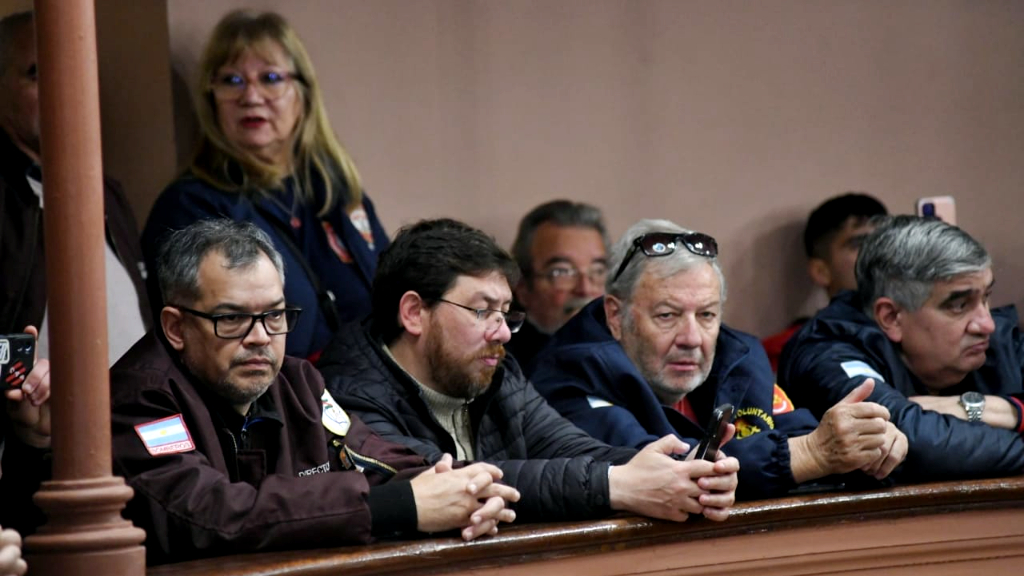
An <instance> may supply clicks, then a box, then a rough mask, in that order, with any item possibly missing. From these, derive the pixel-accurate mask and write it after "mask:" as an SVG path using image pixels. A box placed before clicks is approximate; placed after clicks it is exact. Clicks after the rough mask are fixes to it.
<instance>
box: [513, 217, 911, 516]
mask: <svg viewBox="0 0 1024 576" xmlns="http://www.w3.org/2000/svg"><path fill="white" fill-rule="evenodd" d="M610 269H611V270H612V271H613V272H612V275H611V276H610V277H609V278H610V280H609V282H608V285H607V295H606V296H605V297H604V298H602V299H599V300H596V301H594V302H593V303H591V304H589V305H588V306H587V307H586V308H584V309H583V311H581V312H580V313H579V314H578V315H577V316H576V317H575V318H573V319H572V320H570V321H569V322H568V323H567V324H566V325H565V327H563V328H562V329H561V330H560V331H559V332H558V333H557V334H556V335H555V337H554V338H553V340H552V342H551V343H550V344H549V346H548V347H547V348H546V349H545V350H544V351H542V352H541V353H540V354H539V355H538V356H537V358H536V359H535V362H534V364H533V371H532V374H531V377H532V379H533V382H534V384H535V385H536V387H537V389H538V390H539V391H540V392H541V394H543V395H545V396H546V397H547V398H548V399H549V401H550V402H551V403H552V405H553V406H554V407H555V408H556V409H558V410H559V411H560V412H561V413H562V414H563V415H565V416H566V417H568V418H569V419H570V420H572V421H573V422H574V423H576V424H577V425H578V426H580V427H581V428H583V429H584V430H586V431H587V432H589V433H591V434H592V435H594V436H595V437H597V438H600V439H602V440H604V441H606V442H608V443H609V444H614V445H617V446H630V447H635V448H639V447H642V446H645V445H648V444H649V443H650V442H654V441H656V440H657V439H658V438H659V437H661V436H664V435H665V434H674V435H677V436H678V437H680V438H682V439H684V441H686V442H690V443H693V442H694V441H695V440H694V439H698V438H701V437H702V436H703V434H704V430H705V429H706V427H707V426H708V420H709V419H710V417H711V414H712V412H713V411H714V409H715V407H716V406H719V405H721V404H725V403H729V404H732V405H733V406H734V407H735V409H736V412H735V417H736V420H735V424H736V435H737V440H735V441H733V442H732V443H731V444H730V445H729V446H727V447H726V448H725V451H726V452H727V453H728V454H730V455H732V456H735V457H736V458H738V459H739V461H740V465H741V469H740V488H739V490H738V493H739V495H740V497H741V498H747V499H750V498H763V497H772V496H778V495H781V494H784V493H786V492H787V491H789V490H790V489H792V488H795V487H796V486H797V485H798V484H800V483H804V482H808V481H812V480H817V479H821V478H824V477H826V476H830V475H834V474H844V473H847V472H852V471H857V470H860V471H862V472H864V473H866V474H860V475H859V476H860V477H859V478H858V477H857V476H856V475H851V476H847V477H842V478H839V479H830V480H829V485H832V484H833V483H834V482H864V483H866V484H867V485H871V484H874V483H876V482H877V481H876V480H874V479H872V478H871V477H872V476H873V477H874V478H877V479H882V478H885V477H887V476H888V475H889V473H890V472H892V470H893V469H894V468H895V467H896V466H897V465H898V464H899V463H900V462H902V460H903V458H904V457H905V455H906V447H907V444H906V437H904V436H903V435H902V434H901V433H900V432H899V431H898V430H897V429H896V428H895V426H893V425H892V424H891V423H889V422H888V419H889V413H888V411H887V410H886V409H885V408H883V407H881V406H879V405H877V404H873V403H869V402H864V401H863V400H864V399H865V398H866V397H867V395H868V394H870V392H871V389H870V386H869V385H866V386H864V387H861V388H858V389H856V390H854V391H852V392H851V393H850V394H849V395H848V396H847V397H846V398H845V399H843V400H842V402H840V403H839V404H838V405H837V406H836V407H834V408H832V409H831V410H829V411H827V412H825V414H824V415H823V417H822V421H821V423H820V424H819V422H818V421H817V420H816V419H815V418H814V416H812V415H811V413H810V412H808V411H807V410H803V409H794V407H793V405H792V403H790V402H789V399H788V398H787V397H786V394H785V392H783V391H782V389H781V388H779V386H777V385H775V383H774V379H773V376H772V369H771V366H770V365H769V364H768V358H767V357H766V356H765V353H764V350H763V349H762V348H761V345H760V343H759V342H758V341H757V339H756V338H755V337H753V336H751V335H749V334H744V333H742V332H739V331H738V330H733V329H732V328H729V327H728V326H725V325H724V324H722V312H723V307H724V304H725V296H726V289H725V278H724V277H723V275H722V271H721V268H720V267H719V264H718V244H717V242H716V241H715V239H714V238H712V237H711V236H708V235H707V234H702V233H699V232H692V231H690V230H686V229H683V228H681V227H679V226H678V225H676V224H674V223H672V222H669V221H667V220H641V221H640V222H638V223H637V224H635V225H633V227H631V228H630V229H629V230H628V231H627V232H626V234H625V235H624V236H623V237H622V239H621V240H619V242H618V243H617V244H616V245H615V246H614V247H613V249H612V259H611V267H610Z"/></svg>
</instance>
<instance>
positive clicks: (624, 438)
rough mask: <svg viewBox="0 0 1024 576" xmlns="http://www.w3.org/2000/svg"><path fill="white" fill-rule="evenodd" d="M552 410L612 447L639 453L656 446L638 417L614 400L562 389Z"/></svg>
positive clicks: (554, 398)
mask: <svg viewBox="0 0 1024 576" xmlns="http://www.w3.org/2000/svg"><path fill="white" fill-rule="evenodd" d="M549 401H550V403H551V406H552V407H553V408H555V409H556V410H557V411H558V412H559V413H560V414H562V416H564V417H566V418H567V419H569V421H570V422H572V423H573V424H575V425H576V426H579V427H580V428H581V429H582V430H583V431H585V432H586V433H587V434H589V435H591V436H593V437H594V438H597V439H598V440H600V441H602V442H606V443H608V444H611V445H612V446H631V447H633V448H636V449H637V450H639V449H641V448H643V447H644V446H646V445H648V444H650V443H651V442H654V441H655V440H657V439H658V436H656V435H654V434H650V433H649V432H647V430H646V429H645V428H644V427H643V425H642V424H641V423H640V421H639V420H637V418H636V416H634V415H633V413H632V412H630V411H629V410H628V409H626V408H623V407H622V406H616V405H615V404H614V403H613V402H612V401H611V400H608V399H605V398H600V397H597V396H592V395H587V394H586V393H584V392H583V391H582V390H580V389H579V388H575V387H572V386H565V387H562V388H561V389H559V390H558V391H557V393H555V394H554V395H552V396H551V397H550V399H549Z"/></svg>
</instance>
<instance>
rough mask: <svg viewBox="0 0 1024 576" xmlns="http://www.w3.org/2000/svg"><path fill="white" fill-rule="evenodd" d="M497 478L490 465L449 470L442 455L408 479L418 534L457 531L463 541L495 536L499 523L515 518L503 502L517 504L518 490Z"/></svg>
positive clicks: (447, 456) (448, 458) (447, 460)
mask: <svg viewBox="0 0 1024 576" xmlns="http://www.w3.org/2000/svg"><path fill="white" fill-rule="evenodd" d="M501 477H502V472H501V469H499V468H498V467H497V466H494V465H491V464H484V463H477V464H471V465H469V466H466V467H464V468H459V469H458V470H453V469H452V457H451V455H450V454H445V455H444V456H442V457H441V460H440V461H438V462H437V464H435V465H434V467H433V468H431V469H429V470H426V471H425V472H422V473H420V474H419V475H418V476H416V477H415V478H413V479H412V491H413V496H414V497H415V499H416V515H417V519H418V525H417V528H418V529H419V530H420V531H421V532H441V531H444V530H452V529H455V528H461V529H462V538H463V539H464V540H466V541H469V540H473V539H474V538H477V537H479V536H483V535H484V534H497V533H498V523H499V522H512V521H514V520H515V519H516V513H515V511H514V510H511V509H509V508H506V507H505V504H506V502H518V501H519V491H518V490H516V489H515V488H512V487H511V486H506V485H504V484H501V483H499V480H501Z"/></svg>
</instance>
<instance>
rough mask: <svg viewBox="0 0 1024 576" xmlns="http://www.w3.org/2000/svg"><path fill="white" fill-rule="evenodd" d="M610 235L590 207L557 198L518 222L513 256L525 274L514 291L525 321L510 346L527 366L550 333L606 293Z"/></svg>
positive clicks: (518, 359) (520, 362)
mask: <svg viewBox="0 0 1024 576" xmlns="http://www.w3.org/2000/svg"><path fill="white" fill-rule="evenodd" d="M609 243H610V241H609V240H608V232H607V231H606V230H605V225H604V219H603V217H602V216H601V211H600V210H598V209H597V208H595V207H594V206H591V205H589V204H584V203H582V202H572V201H570V200H552V201H551V202H545V203H544V204H541V205H540V206H537V207H536V208H534V209H533V210H530V212H529V213H528V214H527V215H526V216H523V219H522V220H520V221H519V231H518V232H517V233H516V239H515V241H514V242H513V243H512V256H513V257H514V258H515V259H516V263H517V264H519V270H520V271H521V272H522V275H521V277H520V279H519V281H518V282H517V283H516V285H515V287H514V291H515V297H516V302H517V303H518V304H519V305H521V306H522V307H523V309H525V310H526V322H525V323H524V324H523V327H522V328H521V329H520V330H519V332H517V333H516V335H515V336H513V337H512V339H511V340H509V343H508V345H507V346H506V348H507V349H508V351H509V352H510V353H511V354H512V355H513V356H515V358H516V360H517V361H518V362H519V365H520V366H524V367H525V366H527V365H528V364H529V363H530V362H531V361H532V360H533V357H534V356H536V355H537V352H539V351H540V350H541V348H543V347H544V345H545V344H547V342H548V340H549V339H550V338H551V335H552V334H554V333H555V331H556V330H558V329H559V328H561V327H562V325H564V324H565V323H566V322H567V321H568V320H569V319H570V318H572V317H573V315H574V314H576V313H577V312H579V311H580V309H582V308H583V307H584V306H586V305H587V304H588V303H590V301H591V300H593V299H594V298H597V297H598V296H600V295H601V294H604V282H605V278H606V277H607V276H608V244H609Z"/></svg>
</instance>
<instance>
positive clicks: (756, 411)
mask: <svg viewBox="0 0 1024 576" xmlns="http://www.w3.org/2000/svg"><path fill="white" fill-rule="evenodd" d="M513 338H515V336H513ZM527 372H528V374H529V375H530V377H531V381H532V382H533V385H534V386H535V387H536V388H537V390H538V391H539V392H540V393H541V394H542V395H544V396H545V397H546V398H547V399H548V402H550V403H551V405H552V406H554V407H555V408H556V409H557V410H558V411H559V412H561V413H562V414H563V415H565V416H566V417H567V418H569V420H572V422H573V423H574V424H576V425H577V426H579V427H580V428H583V429H584V430H586V431H587V432H589V433H590V434H591V435H593V436H594V437H596V438H599V439H601V440H604V441H605V442H607V443H609V444H612V445H615V446H631V447H634V448H640V447H643V446H645V445H646V444H648V443H650V442H653V441H655V440H657V439H658V438H661V437H662V436H664V435H666V434H675V435H676V436H679V437H680V438H682V439H683V441H685V442H687V443H689V444H690V446H694V447H695V446H696V445H697V442H698V441H699V440H697V439H699V438H700V437H701V436H703V433H704V427H705V426H706V424H707V422H706V419H707V418H709V417H710V415H711V412H712V411H713V410H714V408H715V406H718V405H720V404H723V403H726V402H728V403H730V404H732V405H733V406H735V407H736V429H737V438H738V439H737V440H733V441H732V442H730V443H729V444H727V445H726V446H725V448H724V451H725V452H726V454H728V455H730V456H735V457H736V458H737V459H739V461H740V473H739V479H740V486H739V490H737V496H738V497H741V498H745V499H752V498H763V497H771V496H778V495H780V494H783V493H785V492H786V491H787V490H789V489H790V488H793V487H794V486H795V482H794V480H793V474H792V471H791V468H790V463H789V444H788V439H789V436H790V435H794V436H802V435H804V434H807V433H809V432H811V431H812V430H814V429H815V428H816V427H817V425H818V421H817V420H816V419H815V418H814V417H813V416H812V415H811V413H810V412H808V411H807V410H803V409H799V410H793V411H790V412H787V413H784V414H779V415H773V414H772V406H773V395H774V389H775V386H774V384H775V381H774V379H773V377H772V368H771V365H769V363H768V357H767V356H766V355H765V353H764V349H763V348H761V344H760V343H759V342H758V341H757V338H754V337H753V336H750V335H749V334H744V333H742V332H739V331H737V330H733V329H731V328H728V327H726V326H724V325H723V326H722V328H721V331H720V332H719V335H718V342H717V351H716V353H715V362H714V364H713V365H712V368H711V373H710V374H709V375H708V379H707V380H706V381H705V382H704V384H702V385H701V386H700V387H698V388H697V389H696V390H695V391H693V392H691V393H690V394H689V395H688V396H687V397H688V398H689V399H690V404H691V405H692V406H693V409H694V411H695V412H696V413H697V414H699V415H700V416H701V417H702V418H704V419H705V420H704V421H702V422H700V423H699V424H698V423H694V422H693V421H691V420H690V419H689V418H687V417H686V416H683V415H682V414H681V413H679V412H677V411H676V410H675V409H673V408H671V407H668V406H663V405H662V404H661V403H660V402H659V401H658V398H657V397H656V396H655V395H654V392H653V391H652V390H651V387H650V386H649V385H648V384H647V382H646V381H645V380H644V377H643V376H642V375H641V374H640V371H639V370H637V368H636V366H635V365H634V364H633V362H632V361H630V359H629V357H628V356H626V352H625V351H624V350H623V349H622V346H620V345H619V343H618V342H617V341H616V340H615V339H614V338H613V337H612V335H611V332H609V331H608V327H607V325H606V323H605V315H604V298H598V299H597V300H594V301H593V302H591V303H590V304H588V305H587V306H586V307H585V308H584V309H583V310H581V311H580V312H579V314H577V315H576V316H574V317H573V319H572V320H570V321H569V322H568V323H567V324H566V325H565V326H564V327H563V328H562V329H561V330H559V331H558V332H557V333H556V334H555V336H554V338H553V340H552V342H551V343H550V344H549V345H548V347H547V348H545V349H544V350H543V351H541V353H540V354H538V355H537V357H536V359H535V361H534V362H533V364H531V366H530V368H529V369H528V371H527ZM741 436H742V438H740V437H741Z"/></svg>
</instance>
